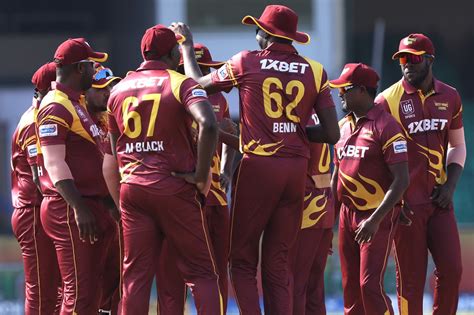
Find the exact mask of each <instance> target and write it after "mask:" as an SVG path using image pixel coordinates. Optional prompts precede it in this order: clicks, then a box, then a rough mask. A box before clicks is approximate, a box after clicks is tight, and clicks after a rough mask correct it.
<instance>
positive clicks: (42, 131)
mask: <svg viewBox="0 0 474 315" xmlns="http://www.w3.org/2000/svg"><path fill="white" fill-rule="evenodd" d="M57 135H58V125H57V124H47V125H41V126H39V136H40V138H44V137H54V136H57Z"/></svg>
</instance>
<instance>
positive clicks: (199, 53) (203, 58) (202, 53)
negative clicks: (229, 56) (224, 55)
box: [179, 43, 225, 68]
mask: <svg viewBox="0 0 474 315" xmlns="http://www.w3.org/2000/svg"><path fill="white" fill-rule="evenodd" d="M194 55H196V61H197V63H198V65H200V66H205V67H213V68H218V67H220V66H222V65H223V64H224V63H225V62H224V61H215V60H212V56H211V52H210V51H209V49H208V48H207V47H206V46H204V45H203V44H200V43H196V44H194ZM182 64H183V56H182V55H181V59H180V60H179V65H180V66H181V65H182Z"/></svg>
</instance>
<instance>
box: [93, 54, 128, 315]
mask: <svg viewBox="0 0 474 315" xmlns="http://www.w3.org/2000/svg"><path fill="white" fill-rule="evenodd" d="M94 71H95V73H94V75H93V80H92V87H91V88H90V89H88V90H87V91H86V92H85V94H84V95H85V100H86V108H87V111H88V112H89V115H90V116H91V118H92V120H93V121H94V123H95V124H96V126H97V127H98V129H99V138H100V144H101V149H102V153H103V155H104V158H105V156H106V155H108V156H110V157H112V151H111V147H110V141H109V135H108V124H107V101H108V99H109V96H110V90H111V89H112V88H113V86H114V85H115V84H117V83H118V82H119V81H120V80H121V78H120V77H116V76H114V74H113V72H112V70H111V69H109V68H105V67H104V66H102V65H101V64H100V63H95V64H94ZM104 177H105V174H104ZM107 207H108V209H109V211H110V214H111V215H112V217H113V218H114V219H115V220H116V227H115V228H116V230H115V232H114V235H113V240H112V243H111V244H110V246H109V248H108V251H107V252H106V253H103V254H102V255H105V256H106V261H105V267H104V274H103V275H102V278H101V281H100V285H101V299H100V304H99V305H100V308H99V314H117V312H118V307H119V301H120V298H121V274H122V272H121V266H122V260H123V255H122V233H121V227H120V222H119V221H120V213H119V211H118V209H117V207H116V205H115V203H114V201H113V199H112V198H111V197H109V198H107Z"/></svg>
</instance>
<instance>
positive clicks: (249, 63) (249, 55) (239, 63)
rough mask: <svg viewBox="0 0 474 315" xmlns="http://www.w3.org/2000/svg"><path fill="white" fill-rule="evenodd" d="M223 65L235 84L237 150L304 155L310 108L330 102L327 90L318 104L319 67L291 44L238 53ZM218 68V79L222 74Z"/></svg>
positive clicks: (324, 79)
mask: <svg viewBox="0 0 474 315" xmlns="http://www.w3.org/2000/svg"><path fill="white" fill-rule="evenodd" d="M226 66H227V67H228V68H227V69H228V70H229V71H228V73H229V76H230V79H231V80H235V82H234V85H237V86H238V87H239V92H240V101H241V104H240V107H241V116H242V121H241V122H242V126H241V128H242V138H241V141H242V143H241V145H242V149H243V151H244V152H246V153H250V154H256V155H262V156H278V157H291V156H304V157H309V152H308V141H307V139H306V133H305V127H306V123H307V121H308V119H309V118H310V115H311V112H312V110H313V108H315V109H316V110H319V109H320V108H323V107H325V106H334V104H333V102H332V99H330V94H329V93H328V94H327V95H326V97H323V98H322V99H321V102H320V103H321V104H319V101H320V97H319V96H320V95H321V93H322V92H323V91H324V90H325V89H327V77H326V74H325V72H324V70H323V67H322V65H321V64H319V63H318V62H316V61H313V60H311V59H309V58H305V57H302V56H300V55H298V53H297V51H296V50H295V48H294V47H293V46H291V45H285V44H279V43H273V44H271V45H270V46H269V47H267V48H266V49H263V50H257V51H243V52H241V53H239V54H237V55H235V56H234V57H233V58H232V59H231V60H230V61H229V62H228V64H226V65H224V67H226ZM223 69H226V68H221V69H220V70H219V71H218V73H217V76H219V79H221V78H220V77H224V76H225V75H226V73H225V70H223ZM221 71H222V72H221ZM328 98H329V100H327V99H328Z"/></svg>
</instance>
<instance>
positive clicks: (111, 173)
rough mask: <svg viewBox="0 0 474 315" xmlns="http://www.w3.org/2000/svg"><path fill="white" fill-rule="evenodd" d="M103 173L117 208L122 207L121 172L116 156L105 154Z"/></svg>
mask: <svg viewBox="0 0 474 315" xmlns="http://www.w3.org/2000/svg"><path fill="white" fill-rule="evenodd" d="M102 173H103V175H104V179H105V183H106V184H107V188H108V190H109V193H110V196H111V197H112V199H113V201H114V203H115V206H116V207H117V209H120V173H119V170H118V164H117V160H116V159H115V158H114V156H112V155H110V154H105V155H104V162H103V164H102Z"/></svg>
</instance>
